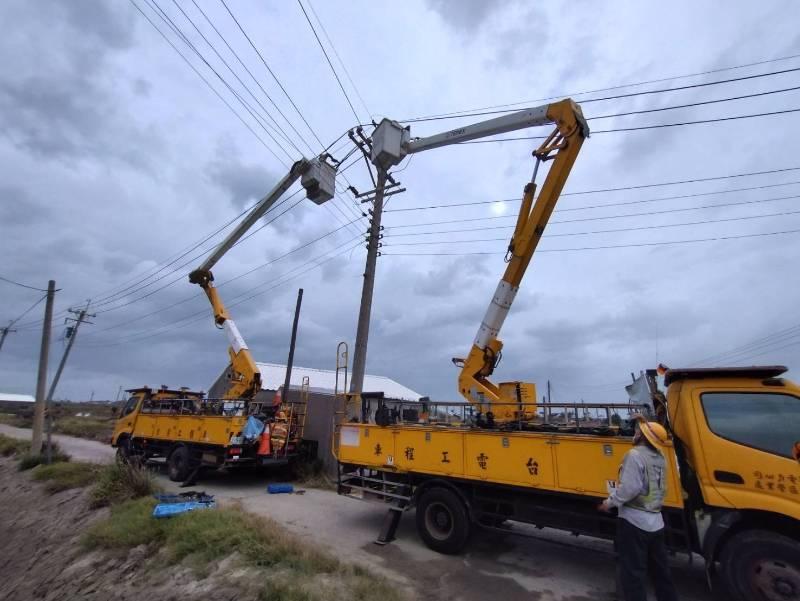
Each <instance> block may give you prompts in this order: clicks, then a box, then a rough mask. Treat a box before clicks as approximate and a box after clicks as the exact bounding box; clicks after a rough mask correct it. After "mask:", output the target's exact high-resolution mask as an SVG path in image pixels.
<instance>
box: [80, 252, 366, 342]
mask: <svg viewBox="0 0 800 601" xmlns="http://www.w3.org/2000/svg"><path fill="white" fill-rule="evenodd" d="M352 240H354V238H353V239H351V240H350V241H352ZM350 241H348V242H345V243H344V244H345V245H347V244H349V243H350ZM360 245H361V241H360V240H359V241H358V242H357V243H356V244H355V245H354V246H347V247H345V248H344V249H343V250H340V251H339V252H338V253H335V254H333V255H331V256H329V257H328V258H327V259H324V260H322V261H320V262H319V263H317V264H315V265H312V266H311V267H310V268H308V269H306V270H305V271H301V272H300V273H296V274H294V275H292V276H290V277H288V278H287V277H286V276H288V275H289V274H290V273H292V272H293V271H296V270H297V269H302V268H303V267H305V266H306V265H309V264H310V263H313V262H315V261H318V260H320V259H322V258H323V257H324V256H325V255H326V254H328V255H329V254H330V253H331V252H333V251H328V252H326V253H323V254H322V255H320V256H318V257H314V258H312V259H309V260H308V261H306V262H305V263H303V264H302V265H300V266H298V267H295V268H293V269H290V270H289V271H288V272H286V273H285V274H283V275H281V276H278V278H277V281H275V280H271V281H270V282H269V283H270V284H272V285H271V286H269V287H268V288H267V289H265V290H262V291H260V292H258V293H256V294H253V295H251V296H249V297H247V298H243V299H241V300H239V301H236V302H232V303H228V304H227V307H228V308H232V307H236V306H238V305H240V304H242V303H244V302H246V301H248V300H251V299H252V298H255V297H257V296H259V295H261V294H266V293H267V292H269V291H271V290H274V289H276V288H279V287H281V286H283V285H285V284H286V283H287V282H289V281H291V280H293V279H296V278H298V277H300V276H301V275H304V274H305V273H308V272H309V271H312V270H314V269H317V268H318V267H321V266H322V265H324V264H325V263H327V262H328V261H330V260H332V259H334V258H336V257H337V256H340V255H342V254H344V253H346V252H350V251H351V250H354V249H355V248H358V247H359V246H360ZM341 246H344V245H340V248H341ZM335 250H336V249H334V251H335ZM283 278H286V279H283ZM264 285H265V284H261V285H259V286H256V287H255V288H252V289H250V290H249V291H246V292H244V293H242V294H240V295H239V296H237V297H235V298H239V297H241V296H244V295H245V294H248V293H250V292H253V291H254V290H257V289H258V288H260V287H263V286H264ZM207 315H208V309H203V310H202V311H196V312H194V313H191V314H189V315H187V316H184V317H182V318H180V319H178V320H177V321H174V322H172V323H170V324H166V325H164V326H159V327H158V328H155V329H154V330H150V331H148V332H140V333H138V334H134V335H133V336H132V337H130V338H129V339H127V340H125V339H123V340H118V341H114V342H111V343H97V344H94V345H93V346H116V345H119V344H128V343H131V342H140V341H142V340H146V339H148V338H153V337H155V336H162V335H163V334H165V333H166V332H168V331H170V330H174V329H179V328H182V327H185V326H187V325H189V324H191V323H194V322H197V321H200V320H202V319H206V318H207ZM181 322H185V323H181ZM179 324H180V325H179Z"/></svg>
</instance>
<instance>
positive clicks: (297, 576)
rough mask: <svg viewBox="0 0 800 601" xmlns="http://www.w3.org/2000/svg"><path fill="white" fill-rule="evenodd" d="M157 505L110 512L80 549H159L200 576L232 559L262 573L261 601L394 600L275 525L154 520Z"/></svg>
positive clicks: (216, 516) (207, 514) (202, 514)
mask: <svg viewBox="0 0 800 601" xmlns="http://www.w3.org/2000/svg"><path fill="white" fill-rule="evenodd" d="M155 504H156V501H155V500H153V499H152V498H143V499H136V500H133V501H126V502H125V503H122V504H121V505H116V506H112V507H111V514H110V516H109V517H108V518H107V519H104V520H102V521H100V522H96V523H95V524H94V525H93V526H92V527H91V528H90V529H89V530H88V532H87V533H86V534H85V535H84V538H83V544H84V545H85V546H86V547H88V548H90V549H98V548H99V549H107V550H128V549H131V548H133V547H136V546H139V545H148V546H150V547H151V548H153V550H155V549H156V548H161V549H163V551H164V553H163V555H162V556H161V557H165V558H166V561H167V562H168V563H170V564H176V563H179V562H186V563H187V564H189V565H191V566H192V567H193V568H194V569H195V570H197V571H198V572H204V571H206V570H208V568H209V566H213V565H216V564H217V563H218V562H219V560H221V559H223V558H225V557H228V556H230V555H232V554H236V555H237V556H238V557H239V558H240V561H241V562H242V563H244V564H245V566H248V567H250V568H254V569H257V570H260V571H262V570H263V571H264V583H265V584H264V588H263V590H262V591H261V595H260V598H261V599H262V600H263V601H273V600H274V601H278V600H281V601H324V600H327V599H331V598H342V599H355V600H359V601H395V600H396V599H399V596H398V594H397V592H396V591H394V589H393V588H392V587H391V586H390V585H389V584H388V583H387V582H386V581H384V580H383V579H382V578H379V577H376V576H374V575H371V574H369V573H368V572H367V571H366V570H364V569H363V568H359V567H357V566H351V565H349V564H343V563H342V562H340V561H339V560H338V559H337V558H335V557H334V556H332V555H330V554H328V553H325V552H323V551H320V550H319V549H317V548H314V547H312V546H311V545H309V544H306V543H304V542H301V541H300V540H299V539H297V538H296V537H294V536H293V535H291V534H290V533H289V532H288V531H286V530H285V529H284V528H283V527H282V526H281V525H280V524H278V523H277V522H275V521H273V520H269V519H265V518H262V517H259V516H255V515H252V514H249V513H246V512H245V511H243V510H241V509H239V508H237V507H229V508H219V509H207V510H198V511H193V512H190V513H186V514H183V515H179V516H175V517H172V518H167V519H156V518H153V517H152V511H153V507H154V506H155ZM162 565H163V564H162ZM331 593H334V594H333V595H332V594H331Z"/></svg>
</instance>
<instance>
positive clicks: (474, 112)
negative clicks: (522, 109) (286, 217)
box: [400, 54, 800, 123]
mask: <svg viewBox="0 0 800 601" xmlns="http://www.w3.org/2000/svg"><path fill="white" fill-rule="evenodd" d="M795 58H800V54H794V55H791V56H786V57H782V58H777V59H771V60H766V61H759V62H755V63H749V64H745V65H737V66H734V67H725V68H722V69H712V70H710V71H703V72H700V73H692V74H688V75H677V76H675V77H665V78H660V79H651V80H649V81H642V82H637V83H629V84H623V85H617V86H611V87H606V88H598V89H595V90H587V91H584V92H574V93H571V94H558V95H555V96H548V97H545V98H535V99H533V100H521V101H518V102H511V103H507V104H496V105H493V106H485V107H479V108H475V109H466V110H461V111H454V112H451V113H441V114H438V115H427V116H424V117H412V118H410V119H402V120H401V121H400V122H401V123H414V122H419V121H437V120H441V119H455V118H458V117H473V116H480V115H491V114H497V113H507V112H510V111H512V110H516V109H513V108H507V109H506V110H492V109H503V108H504V107H515V106H519V105H525V104H532V103H534V102H543V101H547V100H557V99H561V98H574V97H575V96H583V95H585V94H597V93H600V92H610V91H613V90H619V89H622V88H630V87H638V86H643V85H648V84H651V83H661V82H664V81H673V80H675V79H685V78H688V77H697V76H699V75H710V74H712V73H720V72H723V71H731V70H734V69H744V68H746V67H754V66H757V65H764V64H768V63H774V62H780V61H787V60H791V59H795ZM784 72H787V71H774V72H771V73H764V74H759V75H755V76H753V77H768V76H771V75H779V74H783V73H784ZM734 81H741V79H738V78H737V79H730V80H718V81H715V82H707V83H705V84H700V85H706V86H708V85H718V84H722V83H732V82H734ZM689 87H699V86H689ZM682 89H687V88H686V87H681V88H668V89H665V90H658V91H657V92H659V93H661V92H672V91H675V90H682ZM645 93H649V94H652V93H656V91H649V92H645ZM636 95H639V94H638V93H637V94H636ZM619 97H622V96H614V97H609V98H595V99H586V100H579V102H580V103H581V104H586V103H587V102H598V101H600V100H609V99H612V98H613V99H615V98H619Z"/></svg>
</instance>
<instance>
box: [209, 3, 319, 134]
mask: <svg viewBox="0 0 800 601" xmlns="http://www.w3.org/2000/svg"><path fill="white" fill-rule="evenodd" d="M219 1H220V2H221V3H222V5H223V6H224V7H225V10H226V11H228V14H229V15H230V16H231V19H233V22H234V23H236V26H237V27H238V28H239V31H241V32H242V35H244V37H245V38H246V39H247V41H248V42H249V43H250V47H251V48H252V49H253V50H255V52H256V54H257V55H258V58H260V59H261V62H262V63H263V65H264V67H266V69H267V71H268V72H269V74H270V75H271V76H272V79H274V80H275V83H277V84H278V87H280V89H281V91H282V92H283V94H284V96H286V99H287V100H288V101H289V103H290V104H291V105H292V107H294V110H295V111H297V114H298V115H299V116H300V119H302V120H303V123H305V124H306V127H307V128H308V131H310V132H311V134H312V135H313V136H314V138H316V140H317V142H319V145H320V146H323V147H324V146H325V145H324V144H323V143H322V140H320V139H319V136H317V134H316V132H315V131H314V129H313V128H312V127H311V125H309V123H308V121H306V118H305V116H304V115H303V113H302V112H301V111H300V109H299V108H297V105H296V104H295V103H294V100H292V97H291V96H289V92H287V91H286V88H284V87H283V84H282V83H281V81H280V80H279V79H278V77H277V75H275V73H274V72H273V71H272V69H271V68H270V66H269V65H268V64H267V61H266V60H265V59H264V56H263V55H262V54H261V52H260V51H259V50H258V48H256V45H255V44H254V43H253V40H251V39H250V36H249V35H247V32H246V31H245V30H244V28H243V27H242V25H241V23H239V20H238V19H237V18H236V16H235V15H234V14H233V13H232V12H231V9H230V8H228V5H227V4H226V2H225V0H219Z"/></svg>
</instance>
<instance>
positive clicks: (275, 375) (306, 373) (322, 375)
mask: <svg viewBox="0 0 800 601" xmlns="http://www.w3.org/2000/svg"><path fill="white" fill-rule="evenodd" d="M256 365H257V366H258V369H259V371H261V390H262V391H263V394H259V395H258V396H257V398H256V400H258V401H271V400H272V397H273V396H274V395H275V391H276V390H278V389H279V388H281V387H282V386H283V382H284V380H285V379H286V366H285V365H281V364H279V363H258V362H257V363H256ZM229 370H230V366H229V367H227V368H226V369H225V371H223V372H222V373H221V374H220V376H219V377H218V378H217V380H216V381H215V382H214V383H213V384H212V385H211V388H210V389H209V391H208V398H210V399H214V398H219V397H221V396H222V395H223V393H224V391H225V389H226V388H227V385H228V379H229V376H228V372H229ZM305 377H308V390H309V393H316V394H321V395H333V394H334V391H335V388H336V372H335V371H334V370H332V369H315V368H313V367H300V366H298V365H294V366H292V379H291V381H290V382H289V392H290V397H292V399H293V398H294V395H293V394H292V391H295V390H300V388H301V387H302V385H303V379H304V378H305ZM343 387H344V382H343V381H342V379H341V374H340V381H339V392H341V391H342V388H343ZM364 392H382V393H383V394H384V396H385V397H386V398H387V399H392V400H396V401H418V400H419V399H420V397H421V396H422V395H421V394H419V393H418V392H414V391H413V390H411V389H410V388H407V387H406V386H403V385H402V384H400V383H399V382H396V381H394V380H392V379H391V378H387V377H386V376H370V375H365V376H364Z"/></svg>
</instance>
